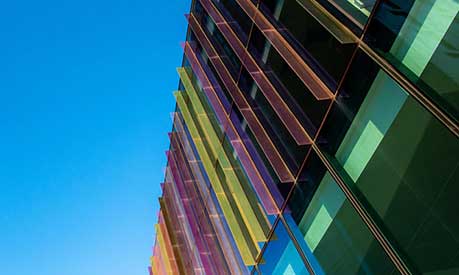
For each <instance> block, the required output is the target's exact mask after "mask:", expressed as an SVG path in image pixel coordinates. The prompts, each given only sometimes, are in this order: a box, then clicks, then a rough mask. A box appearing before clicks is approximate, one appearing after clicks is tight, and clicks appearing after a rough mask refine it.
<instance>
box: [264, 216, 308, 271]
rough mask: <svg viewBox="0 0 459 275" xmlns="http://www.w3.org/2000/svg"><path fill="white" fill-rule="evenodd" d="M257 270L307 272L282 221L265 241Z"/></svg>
mask: <svg viewBox="0 0 459 275" xmlns="http://www.w3.org/2000/svg"><path fill="white" fill-rule="evenodd" d="M258 270H259V272H260V273H261V274H291V275H293V274H305V275H306V274H309V272H308V270H307V269H306V266H305V265H304V262H303V259H302V258H301V256H300V254H299V253H298V250H297V249H296V247H295V245H294V243H293V241H292V239H291V238H290V236H289V234H288V232H287V229H286V228H285V225H284V224H283V222H282V221H279V223H278V224H277V226H276V229H275V230H274V234H273V237H271V239H270V240H269V242H268V243H267V247H266V250H265V252H264V253H263V258H262V262H261V263H259V264H258Z"/></svg>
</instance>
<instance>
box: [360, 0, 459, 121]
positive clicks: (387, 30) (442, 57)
mask: <svg viewBox="0 0 459 275" xmlns="http://www.w3.org/2000/svg"><path fill="white" fill-rule="evenodd" d="M458 12H459V2H458V1H454V0H444V1H419V0H418V1H414V0H384V1H381V4H380V6H379V7H378V9H377V11H376V15H375V18H374V20H373V22H372V23H371V24H370V27H369V30H368V35H367V37H366V38H365V39H366V41H367V42H368V43H369V44H370V45H371V46H373V47H375V48H376V49H377V50H378V51H380V53H381V54H383V55H384V56H385V57H386V58H387V59H388V60H389V61H390V62H391V63H392V64H393V65H395V66H396V67H397V68H398V69H399V70H400V71H401V72H402V73H404V74H405V75H406V76H407V77H408V78H409V79H410V80H411V81H412V82H414V83H415V84H417V85H418V86H419V87H420V88H421V89H422V90H423V91H424V92H425V93H426V95H427V96H429V97H430V98H431V99H432V100H433V101H435V102H436V103H437V104H438V105H439V106H440V107H441V108H443V109H444V110H445V111H447V112H448V113H449V114H450V115H451V116H452V117H453V118H454V119H455V120H456V121H459V54H458V52H459V15H458Z"/></svg>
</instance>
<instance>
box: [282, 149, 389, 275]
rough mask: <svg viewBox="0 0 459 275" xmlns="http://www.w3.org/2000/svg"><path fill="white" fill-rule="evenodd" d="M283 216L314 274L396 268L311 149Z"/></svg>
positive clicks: (371, 272)
mask: <svg viewBox="0 0 459 275" xmlns="http://www.w3.org/2000/svg"><path fill="white" fill-rule="evenodd" d="M287 205H288V207H289V209H292V213H291V214H288V213H284V217H285V220H286V222H287V224H288V225H289V227H290V229H291V230H292V233H293V234H294V236H295V237H296V239H297V240H298V243H299V245H300V246H301V248H302V249H303V251H304V253H305V255H306V257H307V259H308V261H309V262H310V264H311V267H312V268H313V269H314V271H315V273H316V274H347V275H352V274H392V272H393V271H394V267H393V265H392V263H391V261H390V260H389V258H388V257H387V255H386V254H385V252H384V251H383V249H382V248H381V246H380V245H379V243H378V242H377V241H376V240H375V238H374V236H373V235H372V234H371V232H370V231H369V230H368V227H367V226H366V225H365V224H364V223H363V221H362V219H361V218H360V216H359V215H358V214H357V212H356V211H355V209H354V208H353V207H352V205H351V204H350V203H349V201H348V200H347V198H346V197H345V195H344V193H343V192H342V191H341V189H340V188H339V186H338V185H337V183H336V182H335V181H334V180H333V178H332V177H331V175H330V174H329V173H328V172H327V170H326V168H325V166H324V164H323V163H322V161H321V160H320V159H319V158H318V156H317V155H316V154H315V153H314V152H311V155H310V156H309V157H308V160H307V162H306V164H305V167H304V169H303V170H302V172H301V174H300V178H299V181H298V182H297V183H296V185H295V187H294V191H293V193H292V196H291V198H290V199H289V201H288V202H287Z"/></svg>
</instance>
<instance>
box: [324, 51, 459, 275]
mask: <svg viewBox="0 0 459 275" xmlns="http://www.w3.org/2000/svg"><path fill="white" fill-rule="evenodd" d="M362 58H363V57H362V56H360V57H359V58H358V60H360V61H359V63H358V64H367V65H368V66H366V67H365V70H362V67H360V66H354V65H353V66H352V67H351V69H350V72H349V78H348V79H347V80H346V81H345V83H344V84H343V87H344V88H345V90H343V91H340V93H345V96H343V97H338V99H337V102H336V104H335V105H334V106H333V108H332V111H331V112H330V114H331V118H330V120H329V121H327V123H326V124H325V125H324V132H323V133H322V138H323V139H324V140H326V141H327V144H326V145H324V146H323V149H324V150H326V151H328V152H329V153H330V154H332V155H335V158H336V160H337V161H338V163H340V164H341V165H342V167H343V168H344V171H345V172H347V174H348V175H349V177H350V178H351V179H352V181H353V182H354V187H356V188H357V189H358V190H359V191H360V192H361V193H362V195H363V196H364V197H365V200H367V201H368V203H369V204H370V205H371V207H372V208H373V210H374V211H375V212H376V214H377V215H379V217H377V218H378V219H380V221H381V228H383V231H385V232H387V237H388V238H389V240H390V241H391V242H392V244H393V245H394V246H395V247H396V248H397V249H398V250H399V251H400V252H401V255H406V256H404V258H405V260H406V262H407V264H408V265H409V266H410V267H411V268H412V269H413V272H415V273H422V274H429V275H431V274H437V275H439V274H458V273H457V272H458V268H459V262H458V255H459V219H458V215H457V213H458V212H459V203H458V202H457V199H456V198H457V196H459V184H458V183H459V139H458V138H457V137H456V136H454V135H453V134H452V133H451V132H450V131H449V130H448V129H447V128H446V127H445V126H444V125H443V124H442V123H441V122H440V121H438V120H437V119H436V118H435V117H434V116H433V115H432V114H431V113H429V112H428V111H427V110H426V109H424V108H423V107H422V106H421V105H420V104H419V103H418V102H417V101H415V100H414V99H413V98H412V97H410V96H409V95H408V94H407V93H406V92H405V91H404V90H403V89H402V88H401V87H400V86H398V85H397V84H396V83H395V81H394V80H392V79H391V78H390V77H389V76H388V75H387V74H385V73H384V72H382V71H380V70H376V71H375V70H374V68H377V65H376V64H371V63H369V62H368V60H367V61H362V60H361V59H362ZM369 72H370V73H369ZM356 76H360V78H357V77H356ZM356 79H358V81H356ZM335 118H336V119H335ZM343 118H345V119H343ZM332 120H333V121H332ZM337 121H343V123H336V122H337ZM348 122H349V123H348ZM332 128H333V129H332ZM350 184H353V183H350Z"/></svg>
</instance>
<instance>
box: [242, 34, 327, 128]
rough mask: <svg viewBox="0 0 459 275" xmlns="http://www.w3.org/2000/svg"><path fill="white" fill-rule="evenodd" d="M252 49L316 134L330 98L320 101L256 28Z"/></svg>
mask: <svg viewBox="0 0 459 275" xmlns="http://www.w3.org/2000/svg"><path fill="white" fill-rule="evenodd" d="M248 50H249V52H250V53H251V54H252V55H253V56H256V57H257V58H256V60H257V61H258V62H259V65H260V67H262V69H263V71H264V72H265V74H266V76H267V77H268V79H269V80H270V81H271V83H272V84H273V86H274V87H276V90H277V92H278V93H279V95H280V96H281V97H282V99H283V100H284V101H285V102H286V103H287V104H288V105H289V108H290V110H291V111H292V112H293V113H294V114H295V116H296V117H297V118H298V120H299V121H300V122H301V124H302V125H304V127H305V129H306V131H307V132H308V134H309V135H310V136H312V137H313V136H314V135H315V134H316V132H317V128H319V126H320V123H321V122H322V120H323V117H324V115H325V112H326V110H327V107H328V105H329V101H327V100H322V101H318V100H317V99H316V98H315V97H314V95H313V94H312V93H311V92H310V91H309V90H308V88H307V87H306V86H305V85H304V84H303V82H302V81H301V79H300V78H299V77H298V76H297V75H296V74H295V73H294V72H293V70H292V69H291V68H290V66H289V65H288V64H287V63H286V62H285V61H284V59H283V58H282V57H281V56H280V55H279V53H278V52H277V51H276V50H275V49H274V48H273V47H272V46H271V44H270V43H269V41H268V40H267V39H266V38H265V37H264V35H263V34H262V33H261V32H260V30H258V29H256V28H254V29H253V31H252V35H251V37H250V41H249V46H248Z"/></svg>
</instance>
